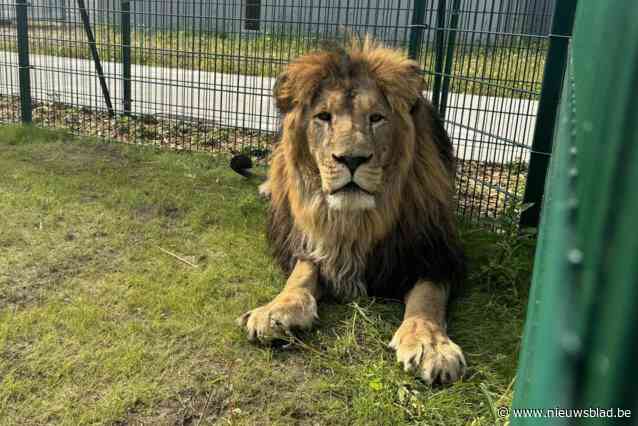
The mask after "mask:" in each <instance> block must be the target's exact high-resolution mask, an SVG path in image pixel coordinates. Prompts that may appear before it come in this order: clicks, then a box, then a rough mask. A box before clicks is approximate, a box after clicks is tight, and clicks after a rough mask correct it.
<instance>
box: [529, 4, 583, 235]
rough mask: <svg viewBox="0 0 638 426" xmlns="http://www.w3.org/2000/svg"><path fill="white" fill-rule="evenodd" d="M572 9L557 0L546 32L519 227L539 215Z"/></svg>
mask: <svg viewBox="0 0 638 426" xmlns="http://www.w3.org/2000/svg"><path fill="white" fill-rule="evenodd" d="M575 11H576V0H560V1H557V2H556V6H555V8H554V19H553V22H552V31H551V34H550V35H549V50H548V52H547V60H546V62H545V72H544V74H543V86H542V89H541V98H540V101H539V104H538V114H537V115H536V126H535V128H534V138H533V141H532V151H531V152H530V162H529V173H528V174H527V182H526V184H525V195H524V196H523V204H530V207H529V208H527V209H525V211H523V213H522V214H521V220H520V224H521V227H535V226H537V225H538V221H539V218H540V212H541V203H542V199H543V189H544V187H545V178H546V176H547V167H548V165H549V157H550V155H551V151H552V141H553V134H554V128H555V125H556V115H557V113H558V103H559V100H560V93H561V88H562V83H563V77H564V75H565V65H566V63H567V50H568V47H569V38H570V37H571V35H572V28H573V26H574V14H575Z"/></svg>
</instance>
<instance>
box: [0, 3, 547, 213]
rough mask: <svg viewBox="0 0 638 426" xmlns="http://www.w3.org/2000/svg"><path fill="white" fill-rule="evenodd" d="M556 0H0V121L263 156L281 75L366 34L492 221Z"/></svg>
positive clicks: (525, 135)
mask: <svg viewBox="0 0 638 426" xmlns="http://www.w3.org/2000/svg"><path fill="white" fill-rule="evenodd" d="M555 1H556V0H448V1H446V0H427V1H419V0H417V1H412V0H352V1H338V0H312V1H311V0H269V1H259V0H245V1H239V0H225V1H224V0H219V1H215V0H186V1H182V0H135V1H130V0H32V1H31V2H29V3H27V2H26V1H25V0H17V1H9V0H0V73H1V76H0V121H2V122H16V121H20V119H21V117H22V118H24V116H25V114H27V113H31V114H32V117H33V121H34V122H35V123H36V124H38V125H43V126H50V127H62V128H67V129H70V130H72V131H74V132H77V133H80V134H87V135H96V136H99V137H105V138H109V139H115V140H119V141H123V142H130V143H144V144H153V145H158V146H165V147H170V148H173V149H182V150H198V151H211V152H213V153H226V152H233V153H237V152H243V153H247V154H250V155H252V156H254V157H256V158H266V157H267V154H268V152H269V150H270V147H271V144H272V143H273V142H274V140H275V134H276V129H277V125H278V120H279V117H278V116H277V113H276V110H275V108H274V105H273V103H272V100H271V97H270V95H271V88H272V85H273V83H274V79H275V77H276V76H277V75H278V74H279V73H280V71H281V70H282V67H283V66H284V65H285V64H286V63H287V62H288V61H289V60H290V59H292V58H294V57H296V56H298V55H301V54H303V53H304V52H308V51H311V50H313V49H316V48H317V47H318V46H319V45H320V43H322V42H324V41H326V40H337V41H340V40H343V39H344V36H345V34H346V33H355V34H364V33H366V34H371V35H373V36H374V37H375V38H376V39H378V40H380V41H382V42H384V43H385V44H386V45H389V46H394V47H396V48H399V49H404V50H405V51H406V52H408V53H409V54H410V56H412V57H414V58H415V59H416V60H417V61H418V62H419V64H420V65H421V67H422V69H423V72H424V78H425V79H426V81H427V83H428V92H427V96H428V97H429V98H431V99H432V100H433V102H434V103H435V105H437V107H438V108H439V110H440V111H441V113H442V114H443V116H444V118H445V122H446V126H447V129H448V132H449V133H450V135H451V136H452V139H453V142H454V144H455V149H456V155H457V157H458V158H459V163H458V176H457V177H458V178H457V194H458V198H459V211H460V213H461V214H462V215H464V216H465V217H467V218H470V219H485V218H488V219H489V218H492V219H494V218H497V217H499V216H501V215H502V214H503V212H507V211H508V209H511V208H516V207H517V206H518V205H519V204H520V200H521V198H522V194H523V192H524V186H525V176H526V173H527V169H528V162H529V159H530V151H531V145H532V143H531V142H532V135H533V129H534V121H535V117H536V113H537V110H538V100H539V95H540V90H541V83H542V80H543V69H544V62H545V58H546V55H547V49H548V38H549V32H550V24H551V19H552V11H553V8H554V3H555ZM21 73H22V78H20V75H21ZM25 74H26V75H25ZM25 79H27V80H28V84H29V87H26V88H25V86H24V85H25V82H24V80H25ZM27 95H30V99H29V98H28V96H27ZM25 98H26V99H25ZM27 110H28V111H27Z"/></svg>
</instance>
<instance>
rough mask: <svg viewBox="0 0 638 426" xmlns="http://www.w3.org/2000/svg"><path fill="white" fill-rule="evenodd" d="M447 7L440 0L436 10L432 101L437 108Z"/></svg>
mask: <svg viewBox="0 0 638 426" xmlns="http://www.w3.org/2000/svg"><path fill="white" fill-rule="evenodd" d="M445 8H446V1H445V0H439V4H438V6H437V10H436V34H435V36H434V52H435V57H434V86H433V87H432V103H433V104H434V107H435V108H437V109H438V108H439V104H440V102H441V80H442V78H443V61H444V60H445Z"/></svg>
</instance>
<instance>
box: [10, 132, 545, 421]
mask: <svg viewBox="0 0 638 426" xmlns="http://www.w3.org/2000/svg"><path fill="white" fill-rule="evenodd" d="M255 193H256V183H254V182H251V181H247V180H243V179H242V178H240V177H238V176H236V175H233V174H232V172H230V171H228V168H227V166H226V158H224V157H217V158H216V157H214V156H211V155H200V154H183V153H175V152H160V151H157V150H154V149H152V148H143V147H139V146H133V145H125V144H108V143H98V142H94V141H92V140H87V139H74V138H72V137H70V136H68V135H67V134H65V133H61V132H51V131H44V130H37V129H28V128H21V127H6V126H5V127H0V217H1V218H2V222H0V231H1V232H0V424H3V425H4V424H7V425H9V424H20V425H25V424H45V423H51V424H53V423H55V424H69V425H77V424H118V425H126V424H139V423H141V422H145V423H147V424H154V425H155V424H194V425H198V424H238V425H253V424H267V423H269V424H361V425H370V424H375V425H376V424H388V425H397V424H407V423H421V424H431V425H455V424H474V425H493V424H496V423H499V422H500V420H499V419H497V418H496V415H495V411H494V408H495V407H496V406H498V405H503V404H509V403H510V401H511V397H512V383H513V378H514V374H515V367H516V359H517V351H518V347H519V343H520V334H521V330H522V322H523V318H524V310H525V304H526V298H527V286H528V282H529V271H530V263H531V255H532V245H533V244H532V242H531V241H529V240H526V239H520V238H518V237H515V236H514V233H512V232H506V233H504V234H502V235H500V236H496V235H494V234H491V233H488V232H486V231H481V230H478V229H470V228H468V229H465V230H464V232H463V237H464V241H465V242H466V245H467V248H468V251H469V254H470V257H471V260H472V264H471V277H470V279H469V281H468V283H467V287H466V288H465V289H464V290H463V291H462V292H461V294H460V295H459V297H458V299H457V300H456V302H455V303H454V305H453V307H452V311H451V319H450V333H451V336H452V337H453V338H454V339H455V340H456V341H457V343H459V344H460V345H461V346H462V347H463V348H464V349H465V352H466V356H467V360H468V362H469V366H470V369H469V372H468V375H467V377H466V378H465V379H464V380H463V381H461V382H459V383H457V384H455V385H453V386H450V387H446V388H434V389H431V388H429V387H426V386H424V385H423V384H421V383H420V382H419V381H417V380H415V379H414V378H412V377H410V376H409V375H408V374H405V373H403V372H402V371H401V370H400V369H399V368H398V366H397V365H395V364H394V354H393V353H392V352H391V351H390V350H389V349H388V348H387V347H386V343H387V342H388V341H389V339H390V337H391V334H392V332H393V330H394V329H395V328H396V327H397V326H398V324H399V323H400V320H401V307H400V305H399V304H397V303H393V302H390V301H383V300H372V299H361V300H357V301H356V302H354V303H350V304H346V305H338V304H328V305H322V306H321V309H320V317H321V320H320V322H319V324H318V326H317V328H316V329H315V330H313V331H310V332H307V333H305V334H304V335H301V336H299V337H300V338H299V340H297V341H295V342H293V343H292V344H291V345H290V346H289V347H287V348H265V347H258V346H254V345H252V344H249V343H248V342H247V341H246V339H245V336H243V334H242V332H241V330H239V329H238V328H237V327H236V326H235V324H234V318H235V317H237V316H238V315H239V314H241V313H242V312H244V311H245V310H246V309H248V308H251V307H253V306H256V305H257V304H260V303H264V302H266V301H268V300H269V299H270V298H271V297H272V296H273V295H274V294H275V293H276V292H277V290H278V289H279V288H281V286H282V284H283V277H282V276H281V274H280V273H279V271H278V270H277V269H276V268H275V267H274V266H273V263H272V262H271V260H270V258H269V256H268V255H267V249H266V242H265V238H264V232H263V221H264V213H265V205H264V203H263V202H262V201H260V200H259V199H258V197H256V196H255ZM167 252H170V253H172V254H175V255H177V256H179V257H181V258H183V259H184V260H186V261H187V262H188V263H186V262H184V261H181V260H178V259H177V258H176V257H174V256H173V255H171V254H168V253H167ZM190 263H192V264H193V265H196V266H191V265H190Z"/></svg>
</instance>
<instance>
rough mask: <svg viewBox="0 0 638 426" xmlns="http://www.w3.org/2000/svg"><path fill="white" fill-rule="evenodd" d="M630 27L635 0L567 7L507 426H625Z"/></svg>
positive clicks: (633, 348) (632, 218) (636, 63)
mask: <svg viewBox="0 0 638 426" xmlns="http://www.w3.org/2000/svg"><path fill="white" fill-rule="evenodd" d="M636 21H638V2H636V1H635V0H619V1H618V2H614V5H613V7H610V5H609V3H608V2H601V1H600V0H580V1H579V4H578V10H577V16H576V20H575V25H574V36H573V40H572V43H570V48H569V51H568V59H569V60H568V63H567V72H566V78H565V79H564V82H565V84H564V87H563V91H562V96H561V101H560V104H561V108H560V114H559V117H560V118H559V120H557V126H556V130H557V131H556V138H555V146H554V150H553V154H552V158H551V163H550V167H549V174H548V178H547V184H546V194H545V200H544V207H543V211H542V215H541V216H542V219H541V226H540V229H539V236H538V246H537V250H536V256H535V259H534V274H533V279H532V288H531V291H530V298H529V303H528V309H527V319H526V321H525V333H524V337H523V344H522V347H521V351H520V357H519V359H520V361H519V367H518V371H517V373H516V386H515V389H514V401H513V403H512V409H511V411H510V421H511V425H512V426H528V425H529V426H535V425H546V424H550V425H553V426H561V425H565V426H567V425H570V426H571V425H617V424H628V425H629V424H636V420H635V419H636V415H637V414H638V398H636V395H638V372H636V370H635V369H634V368H633V363H634V362H635V360H636V359H637V358H638V328H637V327H636V323H638V305H637V304H636V301H637V300H638V257H637V256H636V253H638V232H636V217H638V191H636V189H635V184H636V182H638V167H636V164H638V144H637V143H636V141H638V120H636V110H637V109H638V98H636V94H635V91H636V87H638V86H637V85H638V44H636V40H637V39H638V26H636ZM557 408H558V409H563V410H565V411H566V412H563V415H562V416H561V415H560V413H558V412H557V411H558V410H556V409H557ZM568 409H569V411H567V410H568ZM548 410H553V411H548ZM575 410H578V411H575ZM507 411H508V409H507V407H505V409H504V410H503V407H501V408H500V410H499V411H498V412H499V413H503V414H507Z"/></svg>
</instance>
